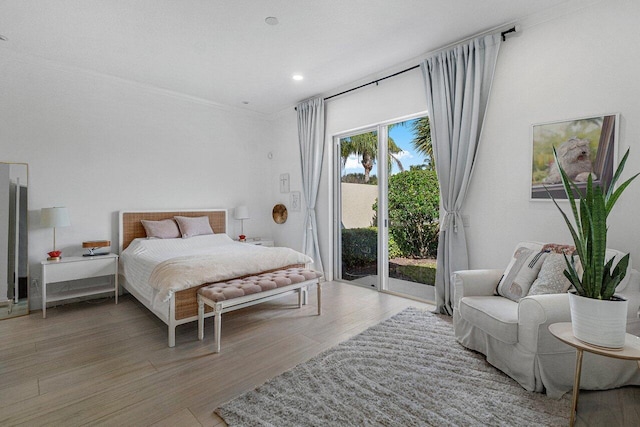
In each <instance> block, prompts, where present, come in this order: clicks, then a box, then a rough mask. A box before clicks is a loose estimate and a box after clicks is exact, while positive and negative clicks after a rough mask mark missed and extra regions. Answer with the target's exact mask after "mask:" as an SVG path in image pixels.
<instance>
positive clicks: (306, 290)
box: [302, 286, 309, 305]
mask: <svg viewBox="0 0 640 427" xmlns="http://www.w3.org/2000/svg"><path fill="white" fill-rule="evenodd" d="M302 304H303V305H307V304H309V287H308V286H305V287H304V289H303V290H302Z"/></svg>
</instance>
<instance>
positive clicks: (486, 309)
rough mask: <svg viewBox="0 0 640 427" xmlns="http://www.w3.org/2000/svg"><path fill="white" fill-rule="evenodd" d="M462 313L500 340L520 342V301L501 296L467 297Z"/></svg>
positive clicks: (512, 342) (461, 302)
mask: <svg viewBox="0 0 640 427" xmlns="http://www.w3.org/2000/svg"><path fill="white" fill-rule="evenodd" d="M460 315H461V316H462V317H464V318H465V319H467V321H469V322H471V323H473V324H474V325H476V326H477V327H478V328H480V329H482V330H483V331H484V332H486V333H487V334H489V335H491V336H492V337H494V338H495V339H498V340H500V341H503V342H506V343H509V344H515V343H517V342H518V303H516V302H514V301H511V300H510V299H507V298H503V297H500V296H485V297H467V298H462V300H461V301H460Z"/></svg>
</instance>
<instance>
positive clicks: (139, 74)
mask: <svg viewBox="0 0 640 427" xmlns="http://www.w3.org/2000/svg"><path fill="white" fill-rule="evenodd" d="M568 1H569V0H536V1H531V0H482V1H479V0H101V1H98V0H56V1H43V0H0V34H1V35H3V36H5V37H6V38H7V39H8V40H7V41H0V53H1V50H2V49H10V50H12V51H15V52H18V53H20V54H24V55H28V56H31V57H35V58H41V59H45V60H48V61H53V62H54V63H56V64H62V65H64V66H67V67H72V68H78V69H84V70H89V71H91V72H97V73H101V74H104V75H108V76H114V77H118V78H122V79H126V80H130V81H134V82H138V83H142V84H145V85H149V86H153V87H157V88H161V89H164V90H169V91H173V92H177V93H181V94H185V95H188V96H192V97H197V98H201V99H204V100H207V101H210V102H215V103H219V104H224V105H228V106H234V107H238V108H246V109H249V110H253V111H256V112H260V113H265V114H272V113H275V112H278V111H280V110H282V109H284V108H287V107H290V106H293V105H294V104H295V103H297V102H298V101H300V100H302V99H305V98H308V97H310V96H313V95H317V94H324V95H326V94H331V93H334V92H335V91H336V90H337V89H338V88H344V87H345V85H349V84H350V83H353V82H355V81H358V80H361V79H363V78H365V77H367V76H370V75H374V74H375V73H380V72H381V71H384V70H388V69H391V68H392V67H394V66H397V65H398V64H402V63H405V62H407V61H409V60H411V59H413V58H416V57H419V56H420V55H421V54H424V53H427V52H430V51H433V50H436V49H438V48H440V47H442V46H446V45H448V44H450V43H454V42H456V41H458V40H461V39H464V38H466V37H468V36H471V35H474V34H477V33H479V32H482V31H485V30H487V29H491V28H494V27H497V26H500V25H502V24H505V23H510V22H515V21H517V20H519V19H522V18H524V17H526V16H529V15H532V14H536V13H539V12H541V11H543V10H546V9H549V8H551V7H554V6H558V5H560V4H563V3H567V2H568ZM571 1H572V2H573V3H575V2H576V0H571ZM578 1H580V0H578ZM269 16H275V17H277V18H278V20H279V24H278V25H275V26H272V25H267V24H266V23H265V18H266V17H269ZM295 73H300V74H302V75H303V76H304V80H302V81H294V80H293V79H292V75H293V74H295Z"/></svg>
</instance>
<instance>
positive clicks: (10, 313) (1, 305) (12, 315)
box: [0, 162, 31, 320]
mask: <svg viewBox="0 0 640 427" xmlns="http://www.w3.org/2000/svg"><path fill="white" fill-rule="evenodd" d="M0 164H1V165H9V166H12V165H22V166H24V167H25V168H26V175H27V185H26V187H27V189H28V188H29V181H30V178H29V164H28V163H24V162H0ZM26 201H27V209H26V213H27V215H26V228H25V230H26V233H27V235H26V236H25V237H26V239H25V245H26V252H27V255H26V256H27V263H26V276H27V296H26V298H25V299H26V310H20V311H19V312H16V313H13V310H14V309H15V307H16V305H18V304H20V303H18V304H16V303H13V302H9V303H6V302H5V303H0V313H2V312H3V311H4V310H5V309H7V310H8V313H7V314H6V315H2V314H0V320H5V319H13V318H16V317H21V316H27V315H28V314H29V312H30V310H29V301H30V296H31V285H30V283H29V281H30V277H31V274H30V273H31V272H30V268H29V191H27V196H26ZM7 257H8V254H7ZM18 276H19V274H18ZM19 299H21V298H19ZM9 301H12V300H9ZM7 307H8V308H7Z"/></svg>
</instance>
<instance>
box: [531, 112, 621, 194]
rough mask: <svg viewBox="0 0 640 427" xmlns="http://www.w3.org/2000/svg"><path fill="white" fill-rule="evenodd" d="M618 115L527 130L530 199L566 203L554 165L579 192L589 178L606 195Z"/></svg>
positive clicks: (609, 181) (555, 123)
mask: <svg viewBox="0 0 640 427" xmlns="http://www.w3.org/2000/svg"><path fill="white" fill-rule="evenodd" d="M619 121H620V120H619V115H618V114H606V115H602V116H590V117H582V118H578V119H573V120H564V121H558V122H550V123H541V124H537V125H533V126H532V129H531V135H532V137H531V140H532V156H531V199H532V200H550V199H551V197H550V195H553V197H554V198H556V199H566V198H567V196H566V194H565V192H564V188H563V186H562V179H561V177H560V170H559V168H558V165H557V164H556V161H555V159H554V157H553V148H554V147H555V149H556V152H557V154H558V162H559V163H560V166H562V169H563V170H564V171H565V172H566V173H567V175H568V176H569V178H570V179H571V180H572V181H573V182H574V183H575V184H576V186H577V188H578V189H579V190H580V191H584V190H585V188H586V185H587V180H588V178H589V176H591V178H592V179H593V182H594V184H595V185H599V186H601V187H602V189H603V190H604V191H607V189H608V188H609V185H610V183H611V179H612V178H613V171H614V164H615V163H616V161H617V152H618V123H619Z"/></svg>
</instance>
